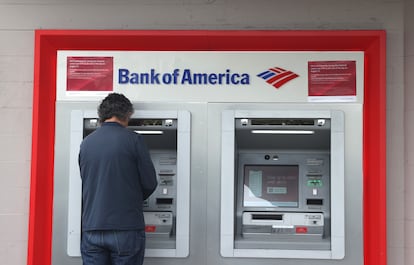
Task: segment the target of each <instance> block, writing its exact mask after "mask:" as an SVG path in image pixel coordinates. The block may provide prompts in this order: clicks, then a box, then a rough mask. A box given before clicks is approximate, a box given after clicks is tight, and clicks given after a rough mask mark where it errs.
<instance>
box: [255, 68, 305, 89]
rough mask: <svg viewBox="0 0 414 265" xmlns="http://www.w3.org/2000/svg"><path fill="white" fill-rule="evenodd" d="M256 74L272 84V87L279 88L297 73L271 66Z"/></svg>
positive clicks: (296, 75)
mask: <svg viewBox="0 0 414 265" xmlns="http://www.w3.org/2000/svg"><path fill="white" fill-rule="evenodd" d="M257 76H258V77H260V78H262V79H264V80H265V81H266V82H267V83H268V84H270V85H272V86H273V87H275V88H277V89H279V88H280V87H281V86H283V85H284V84H286V83H287V82H289V81H290V80H292V79H295V78H296V77H298V76H299V75H298V74H295V73H294V72H292V71H289V70H285V69H283V68H280V67H272V68H269V70H267V71H264V72H263V73H260V74H258V75H257Z"/></svg>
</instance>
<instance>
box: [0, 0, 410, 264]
mask: <svg viewBox="0 0 414 265" xmlns="http://www.w3.org/2000/svg"><path fill="white" fill-rule="evenodd" d="M413 12H414V3H413V1H411V0H347V1H344V0H256V1H251V0H239V1H236V0H216V1H215V0H118V1H116V0H88V1H86V0H72V1H65V0H0V40H1V42H0V113H1V116H0V124H1V126H0V263H1V264H7V265H23V264H26V252H27V250H26V249H27V227H28V208H29V188H30V150H31V114H32V113H31V110H32V95H33V93H32V89H33V83H32V82H33V56H34V53H33V51H34V30H35V29H274V30H278V29H282V30H286V29H322V30H323V29H385V30H386V31H387V122H388V123H387V159H388V160H387V178H388V182H387V193H388V199H387V207H388V217H387V222H388V223H387V226H388V263H389V264H392V265H408V264H414V211H413V210H414V204H413V203H411V202H412V201H414V193H413V192H410V191H409V189H410V188H414V177H413V176H411V175H412V174H414V162H411V158H412V157H413V156H414V140H412V138H411V137H410V136H411V135H412V134H413V133H414V125H411V124H412V123H410V118H412V117H413V116H414V104H412V103H411V100H414V88H413V89H411V87H413V86H414V75H413V74H411V73H413V71H414V33H412V32H413V30H414V18H413V15H412V14H413ZM405 123H406V124H408V126H405ZM413 161H414V160H413Z"/></svg>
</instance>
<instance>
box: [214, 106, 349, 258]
mask: <svg viewBox="0 0 414 265" xmlns="http://www.w3.org/2000/svg"><path fill="white" fill-rule="evenodd" d="M343 123H344V118H343V113H342V112H341V111H332V110H326V111H284V110H283V111H224V113H223V121H222V193H221V205H222V209H221V254H222V256H224V257H264V258H266V257H268V258H307V259H313V258H315V259H341V258H343V256H344V213H343V212H344V205H343V194H344V190H343V174H344V173H343V161H344V140H343V139H344V138H343V136H344V135H343V131H344V130H343V128H344V125H343ZM229 191H230V192H229Z"/></svg>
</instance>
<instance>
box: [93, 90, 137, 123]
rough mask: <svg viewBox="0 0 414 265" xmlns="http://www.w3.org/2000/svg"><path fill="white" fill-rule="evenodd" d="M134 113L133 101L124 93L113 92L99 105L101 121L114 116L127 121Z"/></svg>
mask: <svg viewBox="0 0 414 265" xmlns="http://www.w3.org/2000/svg"><path fill="white" fill-rule="evenodd" d="M132 113H134V108H133V107H132V103H131V101H129V99H128V98H127V97H125V96H124V95H123V94H118V93H111V94H109V95H108V96H107V97H106V98H104V99H103V100H102V102H101V104H100V105H99V107H98V116H99V121H100V122H104V121H105V120H107V119H110V118H112V117H114V116H115V117H117V118H118V119H120V120H121V121H126V120H127V119H128V118H129V117H130V115H131V114H132Z"/></svg>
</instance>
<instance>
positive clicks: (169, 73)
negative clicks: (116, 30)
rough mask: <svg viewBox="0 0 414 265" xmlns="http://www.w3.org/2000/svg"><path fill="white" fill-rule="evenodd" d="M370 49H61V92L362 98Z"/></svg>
mask: <svg viewBox="0 0 414 265" xmlns="http://www.w3.org/2000/svg"><path fill="white" fill-rule="evenodd" d="M363 78H364V54H363V52H335V51H332V52H275V51H269V52H256V51H255V52H253V51H251V52H249V51H246V52H238V51H237V52H236V51H233V52H232V51H228V52H223V51H58V63H57V100H63V101H79V100H80V101H82V100H88V101H90V100H93V101H95V100H100V99H101V98H102V97H104V96H106V95H107V94H108V93H110V92H119V93H123V94H125V95H126V96H127V97H129V98H130V99H131V100H134V101H142V100H145V101H155V102H159V101H169V102H183V101H184V102H188V101H197V102H204V101H205V102H223V101H226V102H271V103H272V102H292V103H296V102H298V103H303V102H358V103H361V102H363V84H364V82H363Z"/></svg>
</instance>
